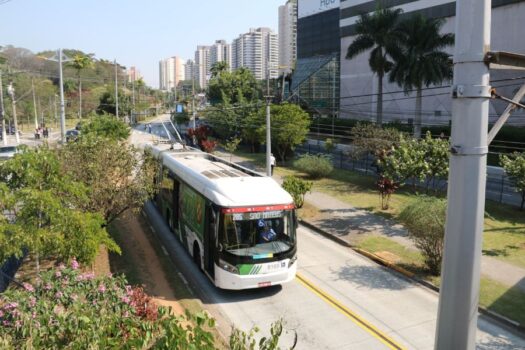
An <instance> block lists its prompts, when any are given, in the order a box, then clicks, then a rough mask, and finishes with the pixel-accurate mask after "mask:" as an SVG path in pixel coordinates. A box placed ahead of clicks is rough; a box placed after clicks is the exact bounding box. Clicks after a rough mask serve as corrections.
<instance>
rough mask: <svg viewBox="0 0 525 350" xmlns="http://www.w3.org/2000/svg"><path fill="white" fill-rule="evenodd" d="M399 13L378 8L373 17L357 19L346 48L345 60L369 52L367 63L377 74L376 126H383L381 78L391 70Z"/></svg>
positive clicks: (363, 16) (366, 16) (397, 10)
mask: <svg viewBox="0 0 525 350" xmlns="http://www.w3.org/2000/svg"><path fill="white" fill-rule="evenodd" d="M401 13H402V10H401V9H396V10H392V9H385V8H378V9H377V10H376V11H374V13H373V14H372V15H369V14H367V13H365V14H362V15H360V16H359V19H358V20H357V22H356V27H355V30H356V34H357V37H356V38H355V39H354V41H353V42H352V43H351V44H350V46H349V47H348V50H347V52H346V58H347V59H352V58H354V57H355V56H357V55H359V54H360V53H362V52H365V51H367V50H369V49H372V51H371V52H370V57H369V59H368V63H369V65H370V69H371V70H372V72H374V73H376V74H377V82H378V84H377V124H378V125H381V124H382V123H383V77H384V76H385V73H388V71H389V70H390V68H391V67H392V62H391V61H390V60H389V57H388V56H389V52H390V50H391V48H392V47H395V46H396V45H397V42H398V40H397V31H396V29H397V22H398V19H399V15H400V14H401Z"/></svg>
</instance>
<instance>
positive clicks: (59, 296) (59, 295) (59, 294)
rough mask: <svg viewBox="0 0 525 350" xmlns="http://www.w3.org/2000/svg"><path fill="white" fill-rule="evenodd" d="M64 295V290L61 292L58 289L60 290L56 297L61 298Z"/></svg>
mask: <svg viewBox="0 0 525 350" xmlns="http://www.w3.org/2000/svg"><path fill="white" fill-rule="evenodd" d="M63 296H64V294H62V292H60V291H58V292H56V293H55V298H57V299H60V298H62V297H63Z"/></svg>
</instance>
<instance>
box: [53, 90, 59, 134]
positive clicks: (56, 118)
mask: <svg viewBox="0 0 525 350" xmlns="http://www.w3.org/2000/svg"><path fill="white" fill-rule="evenodd" d="M53 108H54V109H55V128H56V127H57V126H58V125H57V124H58V113H57V94H55V101H54V103H53Z"/></svg>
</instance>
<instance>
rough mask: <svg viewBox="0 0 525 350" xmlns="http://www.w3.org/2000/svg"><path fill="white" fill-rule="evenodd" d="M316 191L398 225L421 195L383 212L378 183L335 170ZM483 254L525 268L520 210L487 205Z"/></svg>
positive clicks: (400, 198) (524, 223) (404, 192)
mask: <svg viewBox="0 0 525 350" xmlns="http://www.w3.org/2000/svg"><path fill="white" fill-rule="evenodd" d="M276 171H277V173H278V174H279V175H282V176H286V175H295V176H299V177H305V176H306V175H305V174H302V173H300V172H298V171H296V170H294V169H293V168H277V169H276ZM313 190H314V191H318V192H323V193H326V194H328V195H331V196H333V197H335V198H337V199H339V200H341V201H343V202H345V203H348V204H350V205H352V206H354V207H356V208H361V209H365V210H368V211H371V212H373V213H374V214H377V215H381V216H383V217H386V218H389V219H393V220H394V221H398V220H397V217H398V215H399V213H400V212H401V210H402V209H403V208H404V207H405V206H406V205H407V204H408V203H410V202H411V201H412V200H414V199H416V197H417V195H416V194H414V193H412V191H410V190H409V189H408V188H407V187H405V188H403V189H401V190H399V191H398V192H397V193H395V194H393V195H392V198H391V200H390V208H389V209H388V210H382V209H381V204H380V198H379V194H378V192H377V190H376V189H375V179H374V178H373V177H371V176H365V175H362V174H359V173H357V172H352V171H347V170H340V169H335V170H334V171H333V173H332V174H331V175H330V176H329V177H327V178H324V179H320V180H316V181H314V186H313ZM483 238H484V239H483V254H484V255H487V256H492V257H494V258H496V259H499V260H502V261H504V262H508V263H511V264H513V265H516V266H518V267H522V268H525V214H524V213H523V212H521V211H519V210H518V209H517V208H515V207H512V206H509V205H506V204H500V203H495V202H492V201H487V202H486V215H485V231H484V237H483Z"/></svg>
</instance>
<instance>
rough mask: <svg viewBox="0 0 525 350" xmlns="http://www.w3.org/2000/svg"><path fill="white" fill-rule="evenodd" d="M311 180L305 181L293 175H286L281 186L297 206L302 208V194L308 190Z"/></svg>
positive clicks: (310, 186)
mask: <svg viewBox="0 0 525 350" xmlns="http://www.w3.org/2000/svg"><path fill="white" fill-rule="evenodd" d="M312 186H313V182H311V181H305V180H302V179H300V178H298V177H295V176H286V177H285V178H284V180H283V188H284V189H285V191H286V192H288V193H289V194H290V195H291V196H292V198H293V202H294V204H295V206H296V207H297V208H302V207H303V205H304V196H305V195H306V193H307V192H310V191H311V189H312Z"/></svg>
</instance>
